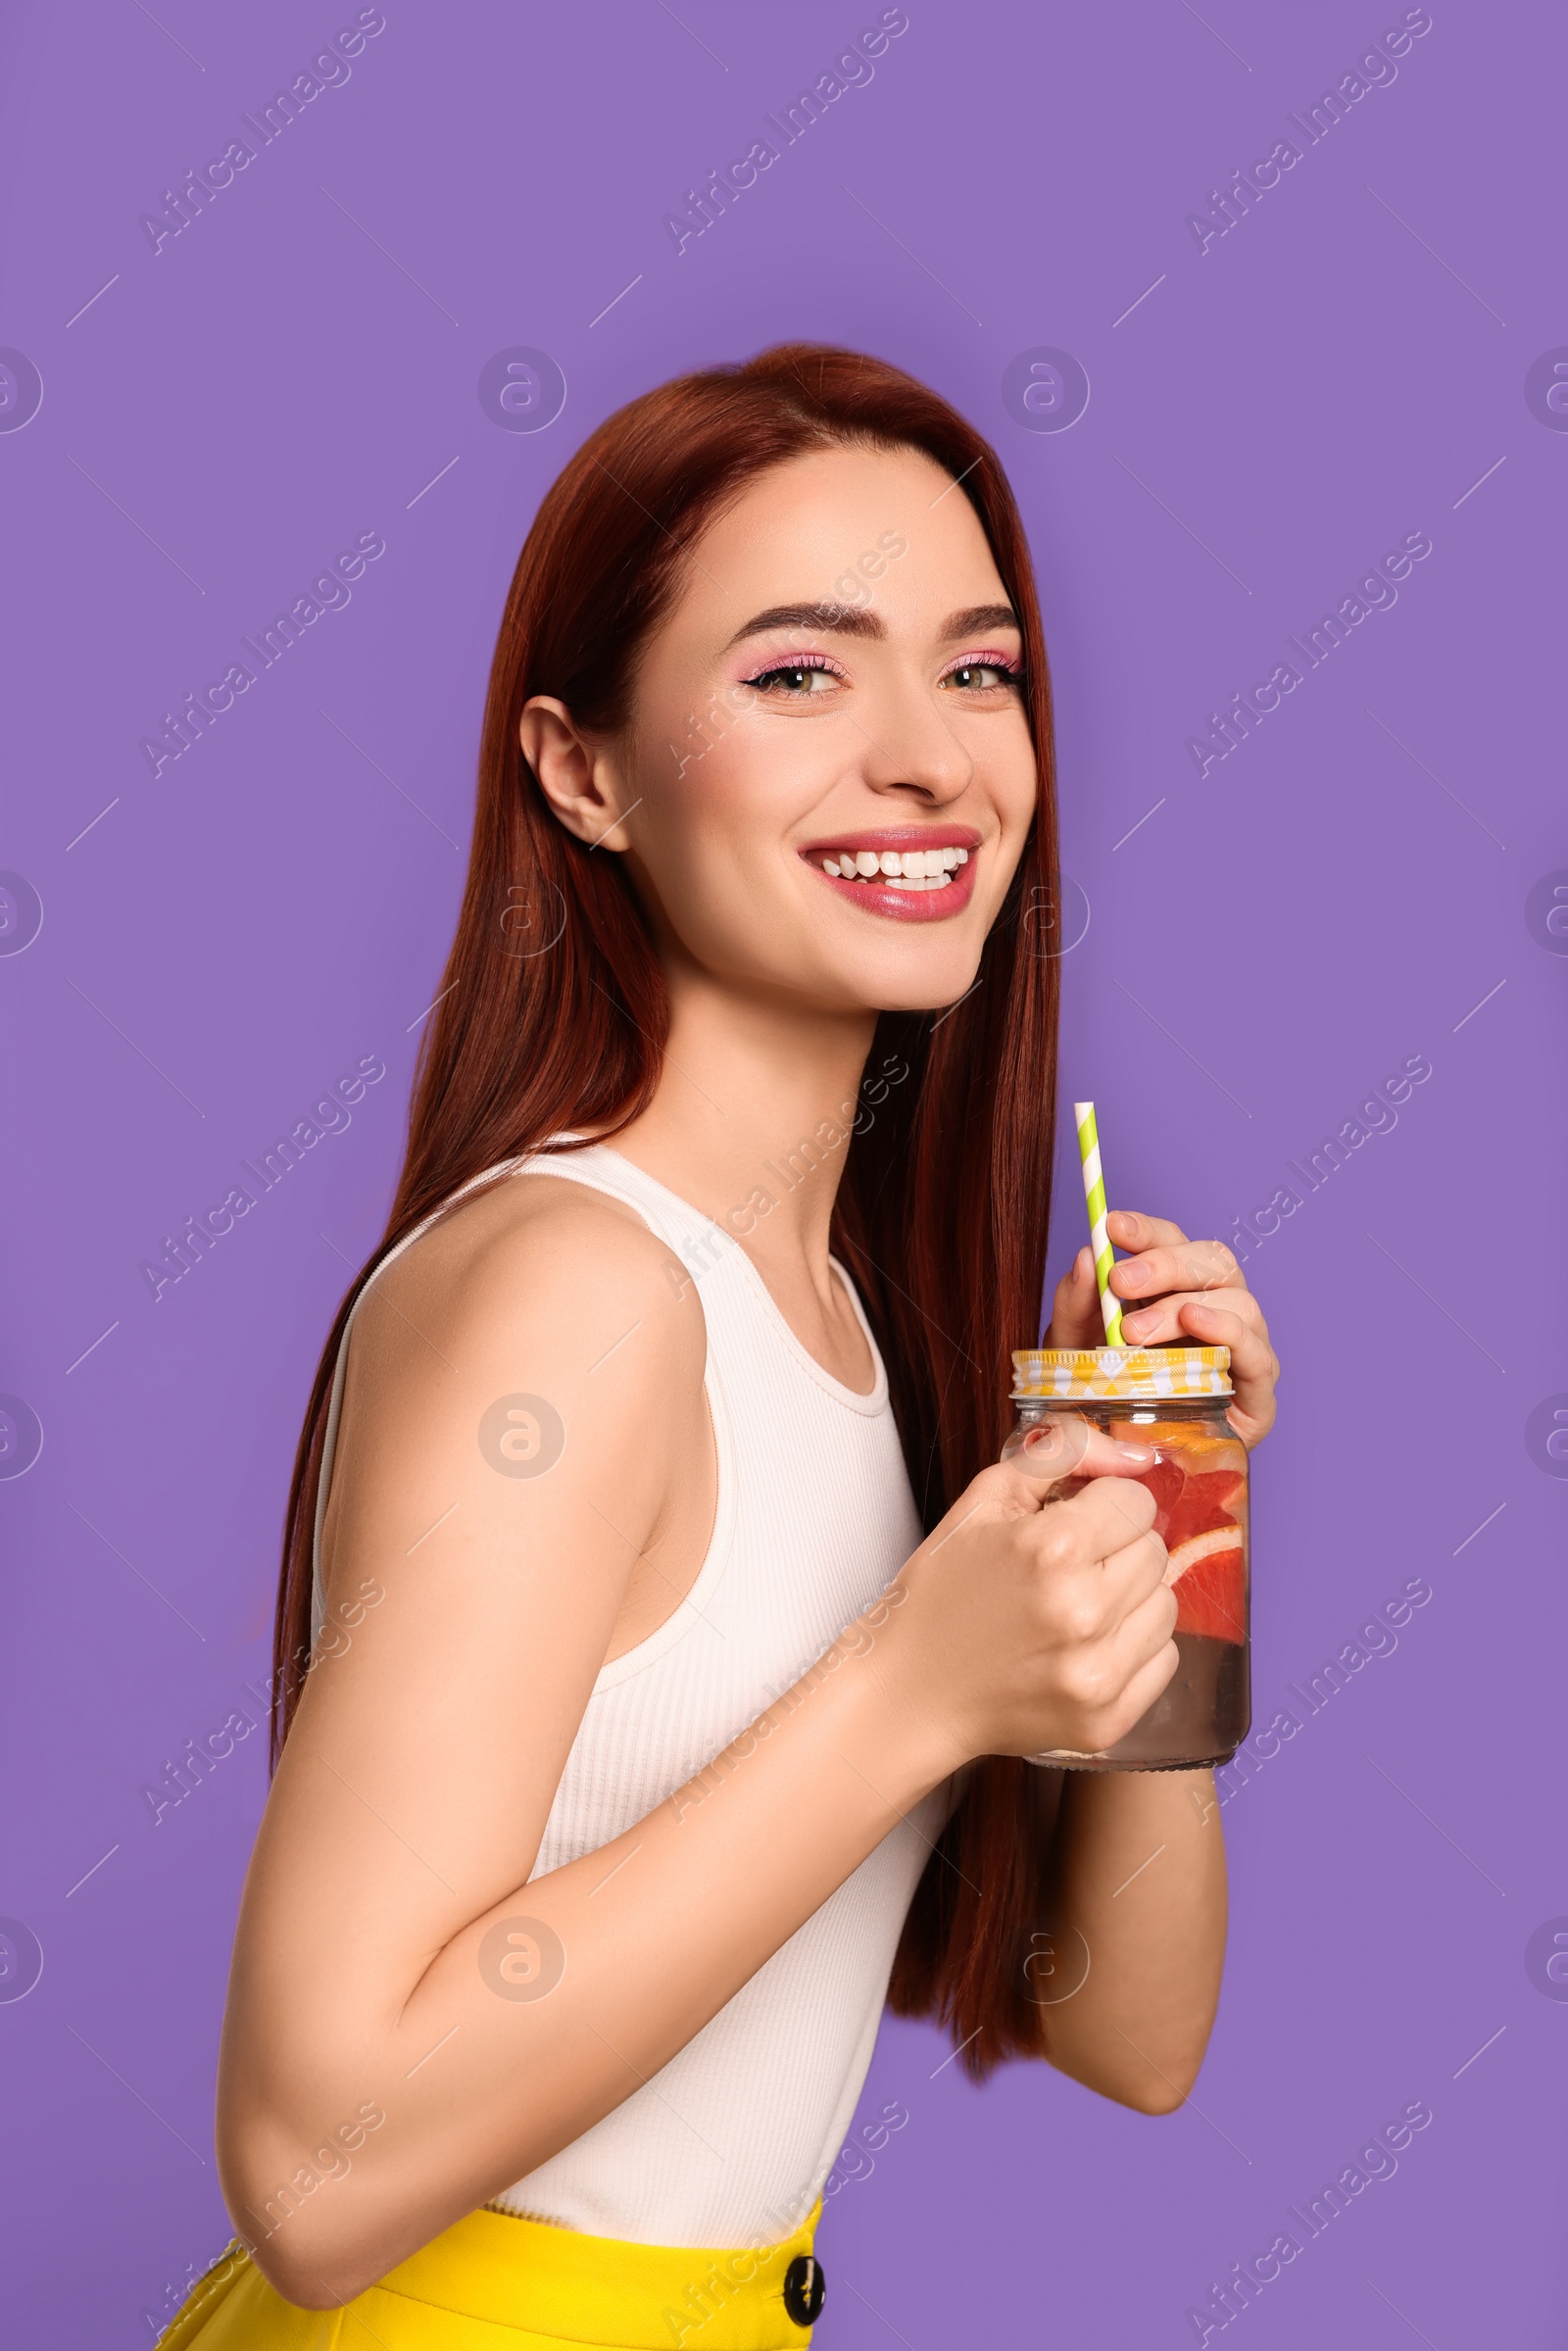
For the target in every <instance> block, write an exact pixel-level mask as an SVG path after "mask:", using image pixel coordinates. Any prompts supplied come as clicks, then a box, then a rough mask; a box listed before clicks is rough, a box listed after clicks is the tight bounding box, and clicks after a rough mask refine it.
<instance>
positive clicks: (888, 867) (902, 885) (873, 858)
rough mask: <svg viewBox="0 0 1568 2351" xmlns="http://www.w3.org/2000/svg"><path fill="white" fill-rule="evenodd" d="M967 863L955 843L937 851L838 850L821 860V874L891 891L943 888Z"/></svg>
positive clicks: (964, 850) (963, 852) (963, 854)
mask: <svg viewBox="0 0 1568 2351" xmlns="http://www.w3.org/2000/svg"><path fill="white" fill-rule="evenodd" d="M968 861H969V852H968V851H967V850H966V849H960V848H959V847H958V846H957V845H956V843H955V842H947V843H944V845H943V846H942V847H941V848H940V849H908V850H903V851H900V850H897V849H884V850H882V851H880V852H878V851H877V850H874V849H859V850H852V849H842V850H840V851H839V852H838V854H837V856H836V857H823V859H822V871H823V872H824V873H827V874H831V875H832V876H833V878H834V879H835V880H836V881H872V880H875V881H879V882H882V883H884V884H886V885H887V886H889V887H891V888H894V889H905V890H909V889H913V890H922V889H924V890H940V889H945V888H946V886H947V884H948V882H949V880H950V879H951V878H952V876H953V874H954V873H955V872H956V870H957V868H958V867H959V866H960V865H966V864H967V863H968Z"/></svg>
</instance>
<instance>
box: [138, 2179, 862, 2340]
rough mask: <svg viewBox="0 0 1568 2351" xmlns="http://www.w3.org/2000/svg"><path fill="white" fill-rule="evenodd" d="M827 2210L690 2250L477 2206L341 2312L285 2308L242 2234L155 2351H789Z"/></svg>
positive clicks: (808, 2303)
mask: <svg viewBox="0 0 1568 2351" xmlns="http://www.w3.org/2000/svg"><path fill="white" fill-rule="evenodd" d="M821 2210H822V2203H821V2199H820V2197H819V2198H818V2199H817V2202H816V2203H815V2205H814V2206H813V2207H812V2209H811V2212H810V2213H809V2216H808V2218H807V2220H806V2221H805V2222H804V2223H803V2224H802V2226H801V2227H800V2228H799V2229H797V2230H796V2232H795V2234H794V2235H793V2236H791V2237H787V2238H785V2240H784V2241H783V2243H782V2244H777V2245H764V2246H760V2247H759V2248H757V2249H755V2250H751V2249H741V2248H737V2247H732V2246H720V2247H718V2248H717V2249H712V2248H710V2249H706V2250H691V2251H688V2250H685V2249H683V2248H682V2247H680V2246H677V2245H638V2244H630V2243H627V2242H624V2241H623V2240H622V2239H620V2238H617V2237H608V2236H586V2235H583V2234H582V2233H580V2232H579V2231H578V2230H577V2229H558V2228H555V2227H553V2226H552V2225H551V2224H550V2223H549V2222H546V2221H523V2220H518V2219H516V2218H515V2216H514V2215H513V2214H511V2213H504V2212H490V2211H488V2210H483V2209H481V2210H480V2211H478V2212H470V2213H468V2214H467V2215H466V2218H465V2219H463V2220H461V2221H457V2222H455V2223H454V2224H453V2226H452V2227H451V2228H450V2229H444V2230H443V2231H442V2233H441V2234H440V2235H439V2236H438V2237H434V2238H432V2240H431V2242H430V2243H429V2244H427V2245H424V2246H422V2247H421V2248H420V2250H419V2251H418V2252H417V2253H415V2254H413V2255H411V2256H410V2258H409V2259H408V2260H407V2261H404V2262H400V2263H399V2264H398V2266H397V2268H396V2269H395V2270H389V2271H388V2272H387V2274H386V2276H385V2277H384V2278H382V2279H381V2281H380V2283H379V2284H378V2285H372V2286H368V2287H367V2289H366V2291H365V2292H364V2293H363V2294H356V2295H355V2297H354V2299H353V2301H352V2302H346V2303H345V2304H344V2305H343V2306H342V2308H341V2309H339V2310H302V2309H301V2308H300V2306H299V2305H298V2303H295V2302H285V2301H284V2299H283V2297H282V2295H281V2294H279V2293H278V2292H277V2291H276V2290H275V2288H273V2287H272V2286H270V2285H269V2284H268V2282H267V2280H266V2278H264V2277H263V2276H262V2274H261V2272H260V2271H259V2270H258V2269H257V2268H256V2266H255V2264H254V2263H253V2262H252V2260H251V2258H250V2256H249V2254H248V2253H247V2252H246V2251H245V2249H244V2247H243V2246H242V2245H241V2244H240V2242H239V2240H238V2238H237V2237H236V2238H235V2240H234V2242H233V2243H232V2244H231V2245H230V2246H229V2247H228V2250H227V2251H226V2252H225V2253H223V2254H221V2255H220V2257H219V2259H218V2260H217V2262H215V2263H214V2265H213V2267H212V2268H211V2269H210V2270H209V2271H208V2273H207V2275H206V2276H205V2277H204V2278H198V2280H197V2282H196V2284H195V2285H194V2286H193V2287H192V2288H191V2290H190V2293H189V2294H188V2295H187V2296H186V2299H185V2302H184V2304H183V2306H182V2307H181V2309H180V2311H179V2313H178V2315H177V2317H176V2318H175V2319H174V2320H173V2321H172V2324H171V2325H170V2327H169V2328H168V2329H167V2331H166V2332H165V2333H163V2334H162V2335H160V2336H159V2338H158V2346H157V2351H562V2346H563V2344H566V2345H569V2346H570V2347H571V2351H674V2347H675V2346H677V2345H686V2346H689V2351H785V2346H793V2345H796V2344H806V2343H809V2341H810V2339H811V2327H810V2319H811V2318H814V2317H815V2316H816V2315H817V2313H818V2312H819V2310H820V2308H821V2303H822V2278H821V2272H820V2270H819V2269H818V2268H817V2267H816V2264H815V2262H814V2260H813V2258H812V2255H811V2240H812V2235H813V2232H814V2229H815V2227H816V2222H817V2218H818V2216H819V2214H820V2213H821ZM808 2314H809V2315H808Z"/></svg>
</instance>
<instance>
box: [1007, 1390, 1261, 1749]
mask: <svg viewBox="0 0 1568 2351" xmlns="http://www.w3.org/2000/svg"><path fill="white" fill-rule="evenodd" d="M1230 1362H1231V1357H1230V1349H1229V1347H1084V1348H1072V1347H1030V1348H1025V1349H1021V1350H1020V1351H1019V1352H1017V1353H1015V1354H1014V1356H1013V1358H1012V1366H1013V1381H1012V1398H1013V1403H1014V1405H1015V1407H1016V1410H1017V1419H1016V1421H1015V1423H1014V1426H1013V1431H1012V1434H1011V1436H1010V1437H1009V1438H1008V1439H1007V1442H1006V1444H1005V1445H1004V1446H1003V1448H1002V1458H1003V1459H1004V1461H1008V1460H1011V1459H1012V1458H1013V1456H1014V1455H1015V1454H1018V1453H1021V1452H1022V1451H1023V1449H1024V1446H1025V1445H1026V1442H1027V1440H1028V1438H1029V1435H1030V1432H1031V1431H1032V1430H1034V1429H1038V1428H1041V1427H1043V1426H1045V1425H1046V1424H1047V1423H1048V1422H1051V1421H1053V1420H1061V1419H1068V1420H1070V1421H1073V1422H1075V1423H1083V1422H1087V1423H1089V1424H1090V1425H1091V1426H1092V1427H1094V1428H1097V1429H1102V1430H1103V1431H1104V1432H1105V1434H1106V1435H1107V1436H1109V1437H1112V1438H1121V1439H1124V1440H1128V1441H1130V1442H1132V1443H1133V1444H1136V1445H1148V1446H1150V1447H1151V1448H1152V1451H1153V1454H1154V1459H1153V1461H1152V1463H1151V1465H1150V1467H1149V1468H1148V1469H1144V1470H1138V1469H1134V1468H1132V1467H1131V1466H1129V1467H1128V1469H1127V1470H1126V1471H1125V1473H1123V1474H1125V1475H1126V1476H1127V1477H1129V1478H1132V1479H1135V1480H1136V1481H1137V1483H1138V1484H1139V1485H1141V1486H1147V1487H1148V1488H1149V1489H1150V1491H1151V1493H1152V1494H1153V1496H1154V1499H1155V1502H1156V1504H1157V1505H1158V1508H1157V1512H1156V1515H1155V1519H1154V1531H1155V1533H1156V1534H1157V1535H1158V1536H1159V1537H1160V1538H1161V1539H1162V1541H1163V1542H1164V1543H1165V1544H1166V1546H1167V1548H1168V1551H1169V1560H1168V1563H1167V1566H1166V1570H1165V1581H1166V1582H1167V1583H1168V1584H1170V1585H1171V1586H1172V1587H1173V1588H1174V1590H1175V1594H1176V1631H1175V1640H1176V1653H1177V1656H1178V1659H1179V1660H1180V1662H1179V1663H1178V1665H1177V1668H1176V1671H1175V1673H1174V1674H1173V1676H1172V1677H1171V1679H1170V1681H1169V1682H1168V1683H1167V1684H1166V1686H1165V1688H1164V1689H1163V1690H1161V1692H1160V1694H1159V1696H1158V1697H1157V1698H1156V1699H1155V1700H1154V1703H1153V1704H1152V1706H1151V1707H1150V1709H1149V1711H1148V1713H1147V1714H1145V1715H1144V1716H1143V1717H1142V1718H1141V1719H1140V1720H1139V1721H1138V1722H1136V1723H1135V1724H1134V1725H1133V1727H1132V1729H1131V1730H1130V1731H1128V1732H1127V1733H1126V1734H1125V1735H1124V1736H1123V1737H1122V1738H1121V1739H1117V1740H1116V1742H1115V1744H1114V1745H1113V1746H1110V1747H1107V1748H1105V1749H1104V1750H1103V1752H1102V1753H1100V1754H1080V1753H1078V1752H1076V1751H1075V1750H1073V1749H1070V1748H1056V1749H1050V1750H1048V1751H1047V1752H1046V1753H1044V1754H1041V1755H1031V1756H1029V1757H1028V1758H1027V1760H1028V1761H1029V1762H1030V1763H1040V1764H1051V1765H1054V1766H1055V1767H1056V1768H1057V1769H1062V1768H1065V1769H1067V1770H1069V1771H1086V1772H1106V1771H1142V1772H1158V1771H1167V1772H1168V1771H1194V1770H1196V1769H1198V1767H1199V1766H1200V1765H1201V1764H1221V1763H1228V1762H1229V1761H1230V1759H1231V1757H1232V1756H1233V1755H1234V1754H1235V1752H1236V1750H1237V1748H1238V1746H1240V1744H1241V1742H1242V1740H1243V1739H1245V1738H1246V1737H1247V1734H1248V1731H1249V1729H1250V1725H1251V1720H1252V1699H1251V1674H1250V1643H1249V1637H1248V1627H1249V1598H1250V1575H1249V1556H1248V1487H1247V1448H1246V1446H1245V1445H1243V1444H1242V1441H1241V1439H1240V1438H1239V1437H1238V1436H1237V1435H1236V1432H1235V1430H1234V1429H1233V1428H1232V1427H1231V1425H1230V1422H1229V1420H1228V1419H1227V1417H1226V1406H1227V1403H1228V1401H1229V1398H1230V1396H1231V1395H1232V1393H1233V1391H1232V1388H1231V1379H1230ZM1063 1433H1064V1435H1067V1436H1068V1437H1069V1438H1070V1436H1071V1434H1072V1432H1071V1431H1064V1432H1063ZM1072 1457H1073V1456H1072V1453H1071V1452H1070V1451H1069V1453H1068V1454H1067V1459H1068V1460H1069V1461H1070V1460H1071V1459H1072ZM1088 1483H1089V1481H1088V1480H1087V1479H1085V1478H1080V1477H1075V1476H1072V1475H1071V1474H1068V1475H1066V1476H1064V1477H1060V1478H1058V1479H1057V1480H1056V1481H1055V1482H1054V1485H1053V1486H1052V1488H1051V1490H1050V1495H1049V1498H1051V1499H1053V1500H1055V1499H1059V1498H1062V1497H1064V1496H1066V1495H1068V1494H1077V1493H1079V1492H1081V1491H1082V1489H1083V1487H1084V1486H1085V1485H1087V1484H1088Z"/></svg>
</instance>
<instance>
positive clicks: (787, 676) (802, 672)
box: [747, 661, 838, 696]
mask: <svg viewBox="0 0 1568 2351" xmlns="http://www.w3.org/2000/svg"><path fill="white" fill-rule="evenodd" d="M747 683H748V684H749V685H751V686H755V687H756V688H757V690H758V692H759V693H762V694H765V693H766V692H768V690H769V689H770V688H774V687H781V688H782V689H783V691H784V693H785V694H787V695H799V696H805V695H808V694H820V693H821V692H822V691H823V690H824V689H825V688H826V687H828V686H835V685H837V683H838V673H837V671H835V670H832V669H826V668H823V667H822V666H821V664H820V663H819V662H815V661H786V662H784V663H783V664H782V665H781V666H780V667H779V668H777V669H762V670H760V671H759V673H758V675H757V676H756V677H753V678H749V679H748V680H747Z"/></svg>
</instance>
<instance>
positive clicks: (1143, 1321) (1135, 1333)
mask: <svg viewBox="0 0 1568 2351" xmlns="http://www.w3.org/2000/svg"><path fill="white" fill-rule="evenodd" d="M1158 1320H1159V1317H1158V1315H1157V1314H1124V1315H1123V1316H1122V1318H1121V1327H1122V1329H1123V1330H1124V1331H1126V1332H1127V1333H1128V1335H1129V1336H1130V1337H1131V1338H1133V1339H1142V1337H1143V1335H1144V1333H1145V1332H1146V1331H1152V1329H1153V1327H1154V1325H1155V1323H1156V1322H1157V1321H1158Z"/></svg>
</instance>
